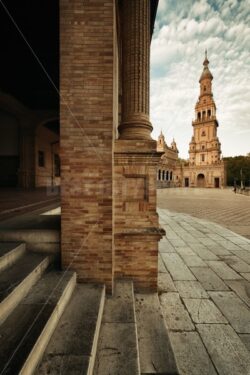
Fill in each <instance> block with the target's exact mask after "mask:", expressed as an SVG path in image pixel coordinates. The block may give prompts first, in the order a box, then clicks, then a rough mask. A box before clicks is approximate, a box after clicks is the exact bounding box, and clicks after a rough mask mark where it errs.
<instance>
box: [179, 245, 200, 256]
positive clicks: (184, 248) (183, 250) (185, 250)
mask: <svg viewBox="0 0 250 375" xmlns="http://www.w3.org/2000/svg"><path fill="white" fill-rule="evenodd" d="M175 250H176V252H177V253H178V254H179V255H195V253H194V252H193V251H192V249H191V248H190V247H189V246H176V247H175Z"/></svg>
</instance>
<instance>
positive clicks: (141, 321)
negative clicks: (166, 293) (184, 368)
mask: <svg viewBox="0 0 250 375" xmlns="http://www.w3.org/2000/svg"><path fill="white" fill-rule="evenodd" d="M135 311H136V321H137V334H138V346H139V358H140V370H141V371H140V373H141V374H168V373H171V374H177V369H176V364H175V358H174V355H173V350H172V347H171V344H170V340H169V335H168V332H167V329H166V325H165V321H164V319H163V316H162V310H161V305H160V302H159V298H158V295H157V293H152V294H149V293H147V294H136V295H135Z"/></svg>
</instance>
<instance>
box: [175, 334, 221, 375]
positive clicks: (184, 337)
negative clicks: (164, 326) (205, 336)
mask: <svg viewBox="0 0 250 375" xmlns="http://www.w3.org/2000/svg"><path fill="white" fill-rule="evenodd" d="M170 341H171V344H172V346H173V349H174V354H175V358H176V362H177V366H178V369H179V373H180V374H181V375H201V374H202V375H216V371H215V369H214V366H213V364H212V362H211V360H210V358H209V356H208V354H207V351H206V349H205V347H204V345H203V343H202V341H201V339H200V336H199V334H198V333H197V332H170Z"/></svg>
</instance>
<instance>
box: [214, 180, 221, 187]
mask: <svg viewBox="0 0 250 375" xmlns="http://www.w3.org/2000/svg"><path fill="white" fill-rule="evenodd" d="M214 187H215V188H219V187H220V179H219V177H215V179H214Z"/></svg>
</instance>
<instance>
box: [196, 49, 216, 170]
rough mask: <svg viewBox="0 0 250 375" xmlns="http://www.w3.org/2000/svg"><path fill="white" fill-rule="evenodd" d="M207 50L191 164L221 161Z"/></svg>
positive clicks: (200, 81)
mask: <svg viewBox="0 0 250 375" xmlns="http://www.w3.org/2000/svg"><path fill="white" fill-rule="evenodd" d="M208 65H209V61H208V58H207V51H205V60H204V62H203V66H204V68H203V71H202V74H201V77H200V80H199V83H200V95H199V99H198V101H197V103H196V106H195V120H194V121H193V122H192V125H193V136H192V139H191V142H190V143H189V164H190V165H194V166H205V165H212V164H218V163H220V161H221V144H220V142H219V139H218V137H217V127H218V126H219V123H218V121H217V118H216V105H215V102H214V99H213V92H212V80H213V75H212V73H211V72H210V70H209V67H208Z"/></svg>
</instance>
